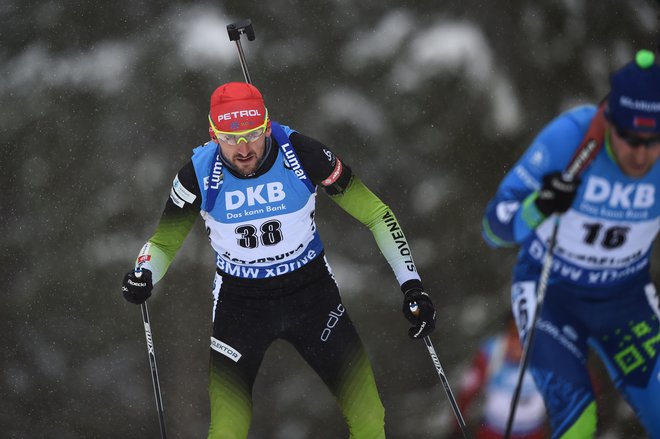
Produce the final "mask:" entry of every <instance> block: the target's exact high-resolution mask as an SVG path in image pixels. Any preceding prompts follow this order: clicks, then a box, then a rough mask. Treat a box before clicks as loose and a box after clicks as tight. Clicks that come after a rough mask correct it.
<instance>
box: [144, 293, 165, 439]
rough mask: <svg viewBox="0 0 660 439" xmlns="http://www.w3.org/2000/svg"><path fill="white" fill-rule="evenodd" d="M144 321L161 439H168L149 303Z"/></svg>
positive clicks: (145, 310) (145, 308)
mask: <svg viewBox="0 0 660 439" xmlns="http://www.w3.org/2000/svg"><path fill="white" fill-rule="evenodd" d="M142 321H143V322H144V335H145V337H146V338H147V355H148V356H149V366H150V368H151V382H152V383H153V385H154V395H155V397H156V410H158V421H159V422H160V437H161V439H167V433H166V432H165V414H164V411H163V399H162V398H161V394H160V382H159V381H158V369H157V367H156V352H155V351H154V341H153V337H152V336H151V323H149V310H148V309H147V302H144V303H143V304H142Z"/></svg>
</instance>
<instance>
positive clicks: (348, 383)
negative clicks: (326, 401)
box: [284, 277, 385, 439]
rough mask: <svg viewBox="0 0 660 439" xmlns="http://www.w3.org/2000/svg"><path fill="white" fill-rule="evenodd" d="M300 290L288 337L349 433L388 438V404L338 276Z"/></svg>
mask: <svg viewBox="0 0 660 439" xmlns="http://www.w3.org/2000/svg"><path fill="white" fill-rule="evenodd" d="M297 296H298V297H297V298H296V299H295V304H296V306H295V308H293V309H295V310H297V311H296V313H295V315H292V316H291V320H290V321H289V326H288V330H287V331H286V332H285V336H284V338H285V339H286V340H288V341H289V342H291V343H292V344H293V345H294V346H295V348H296V349H297V350H298V352H300V354H301V356H302V357H303V358H304V359H305V361H306V362H307V363H308V364H309V365H310V366H311V367H312V368H313V369H314V370H315V371H316V373H318V375H319V376H320V377H321V378H322V379H323V381H324V382H325V384H326V385H327V386H328V388H329V389H330V391H331V392H332V393H333V394H334V396H335V398H336V400H337V403H338V405H339V408H340V409H341V411H342V414H343V415H344V418H345V419H346V422H347V424H348V428H349V431H350V437H351V438H352V439H380V438H384V437H385V410H384V408H383V404H382V403H381V401H380V397H379V395H378V390H377V388H376V383H375V380H374V376H373V371H372V369H371V364H370V362H369V359H368V358H367V354H366V351H365V349H364V346H363V345H362V342H361V340H360V337H359V336H358V334H357V332H356V330H355V327H354V326H353V324H352V322H351V320H350V319H349V317H348V314H347V312H346V310H345V309H344V307H343V305H342V304H341V299H340V297H339V291H338V289H337V285H336V284H335V282H334V280H333V279H332V278H331V277H327V278H326V279H323V280H322V281H320V282H316V283H314V284H313V285H311V286H310V287H308V288H306V289H305V290H304V291H302V292H301V293H300V294H298V295H297Z"/></svg>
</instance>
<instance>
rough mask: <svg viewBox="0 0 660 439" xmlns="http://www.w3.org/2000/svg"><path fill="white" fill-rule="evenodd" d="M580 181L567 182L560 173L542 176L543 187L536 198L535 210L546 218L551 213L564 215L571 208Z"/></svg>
mask: <svg viewBox="0 0 660 439" xmlns="http://www.w3.org/2000/svg"><path fill="white" fill-rule="evenodd" d="M579 185H580V179H579V178H576V179H574V180H569V179H567V178H565V177H564V176H563V175H562V173H561V172H553V173H552V174H547V175H544V176H543V186H542V187H541V190H540V191H539V195H538V197H537V198H536V208H537V209H538V210H539V212H541V213H542V214H543V215H544V216H545V217H546V218H547V217H549V216H550V215H552V214H553V213H564V212H566V211H567V210H568V208H569V207H571V204H573V200H574V199H575V194H576V193H577V189H578V186H579Z"/></svg>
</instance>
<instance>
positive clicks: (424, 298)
mask: <svg viewBox="0 0 660 439" xmlns="http://www.w3.org/2000/svg"><path fill="white" fill-rule="evenodd" d="M403 315H404V316H406V318H407V319H408V321H409V322H410V323H412V324H413V325H415V326H413V327H412V328H410V329H409V330H408V335H409V336H410V338H414V339H418V338H424V337H426V336H427V335H429V334H430V333H431V332H432V331H433V330H434V329H435V308H434V307H433V302H431V298H430V297H429V295H428V294H426V293H425V292H424V291H423V290H422V289H421V288H411V289H409V290H407V291H406V292H405V296H404V298H403Z"/></svg>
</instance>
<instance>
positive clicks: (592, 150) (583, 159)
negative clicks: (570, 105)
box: [504, 104, 604, 439]
mask: <svg viewBox="0 0 660 439" xmlns="http://www.w3.org/2000/svg"><path fill="white" fill-rule="evenodd" d="M603 110H604V105H603V104H601V105H600V108H599V109H598V112H597V113H596V116H595V118H594V123H592V125H591V126H590V127H589V131H588V132H587V135H586V136H585V138H584V140H583V142H582V143H581V144H580V146H579V147H578V149H577V152H576V153H575V156H574V157H573V159H572V161H571V163H570V165H569V166H568V168H567V169H566V171H564V178H565V179H566V180H570V181H572V180H574V179H575V178H576V177H577V176H578V174H579V173H580V172H581V171H582V170H583V169H585V168H586V167H587V165H588V164H589V163H590V162H591V160H593V158H594V157H595V156H596V154H597V153H598V151H599V150H600V147H601V145H602V139H601V138H600V136H601V133H602V132H603V130H604V122H603ZM559 219H560V217H559V216H556V218H555V222H554V224H553V228H552V233H551V235H550V241H549V243H548V248H547V250H546V253H545V257H544V258H543V265H542V268H541V274H540V276H539V283H538V287H537V289H536V308H535V310H534V314H533V317H532V322H531V325H530V327H529V332H528V333H527V334H526V336H525V338H524V340H523V343H524V345H523V351H522V356H521V357H520V364H519V366H518V378H517V381H516V388H515V390H514V392H513V398H512V399H511V407H510V409H509V418H508V419H507V423H506V430H505V433H504V438H505V439H509V438H510V437H511V429H512V427H513V419H514V418H515V416H516V408H517V407H518V400H519V399H520V391H521V390H522V381H523V377H524V376H525V371H526V370H527V364H528V363H529V353H530V351H531V349H532V344H533V343H534V336H535V335H536V322H537V320H538V318H539V315H540V314H541V308H542V307H543V301H544V299H545V292H546V290H547V288H548V280H549V279H550V270H551V268H552V261H553V259H554V250H555V246H556V244H557V232H558V231H559Z"/></svg>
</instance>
